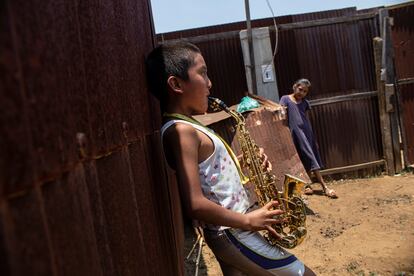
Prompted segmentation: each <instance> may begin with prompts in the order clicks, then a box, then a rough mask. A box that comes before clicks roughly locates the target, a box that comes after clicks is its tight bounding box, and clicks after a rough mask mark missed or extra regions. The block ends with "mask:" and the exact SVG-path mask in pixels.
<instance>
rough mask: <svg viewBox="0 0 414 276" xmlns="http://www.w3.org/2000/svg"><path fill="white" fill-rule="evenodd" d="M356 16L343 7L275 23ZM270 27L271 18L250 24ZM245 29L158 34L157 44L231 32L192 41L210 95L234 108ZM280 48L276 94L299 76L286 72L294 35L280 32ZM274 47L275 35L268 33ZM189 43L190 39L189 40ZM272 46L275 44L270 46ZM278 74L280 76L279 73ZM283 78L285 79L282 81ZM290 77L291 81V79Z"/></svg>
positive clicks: (293, 56) (241, 86)
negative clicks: (208, 81)
mask: <svg viewBox="0 0 414 276" xmlns="http://www.w3.org/2000/svg"><path fill="white" fill-rule="evenodd" d="M352 13H355V8H345V9H339V10H332V11H322V12H315V13H309V14H301V15H294V16H292V15H287V16H281V17H276V22H277V24H285V23H292V22H300V21H304V20H311V19H322V18H330V17H337V16H342V15H348V14H352ZM265 26H273V20H272V18H265V19H258V20H253V21H252V27H255V28H256V27H265ZM245 28H246V23H245V22H236V23H231V24H223V25H218V26H211V27H204V28H197V29H190V30H183V31H177V32H170V33H164V34H158V35H157V40H158V42H159V43H160V42H162V41H167V40H173V39H179V38H193V37H197V36H203V35H208V34H213V35H214V34H218V33H223V32H231V34H230V35H227V36H225V37H220V38H217V39H214V40H203V41H195V42H194V43H195V44H196V45H197V46H199V47H200V49H201V51H202V52H203V55H204V58H205V60H206V63H207V66H208V74H209V77H210V79H211V81H212V83H213V88H212V90H211V93H212V95H214V96H216V97H218V98H221V99H222V100H224V101H225V102H226V103H228V104H230V105H233V104H236V103H238V102H240V99H241V98H242V97H243V96H244V94H245V92H246V91H247V84H246V77H245V69H244V63H243V52H242V49H241V44H240V37H239V33H238V32H239V31H240V30H242V29H245ZM279 36H280V38H279V49H278V54H277V55H276V58H275V61H276V63H275V64H276V67H277V70H276V74H277V80H278V86H279V91H286V87H287V86H286V83H289V85H290V84H291V82H292V80H293V79H295V78H297V77H296V76H297V75H298V74H296V73H295V74H293V75H294V76H293V77H288V76H291V75H292V74H291V73H292V72H291V71H289V70H288V71H287V67H290V68H291V69H290V68H289V69H290V70H297V66H295V65H296V64H297V62H295V61H297V58H298V56H297V51H296V49H295V48H296V46H294V45H295V44H296V40H295V39H297V38H295V35H293V41H292V36H291V34H290V31H287V32H281V33H280V34H279ZM271 38H272V39H273V44H274V38H275V35H274V33H271ZM190 41H191V39H190ZM272 47H274V45H273V46H272ZM279 71H280V72H281V73H279ZM286 78H288V80H286V81H284V80H285V79H286ZM292 78H293V79H292Z"/></svg>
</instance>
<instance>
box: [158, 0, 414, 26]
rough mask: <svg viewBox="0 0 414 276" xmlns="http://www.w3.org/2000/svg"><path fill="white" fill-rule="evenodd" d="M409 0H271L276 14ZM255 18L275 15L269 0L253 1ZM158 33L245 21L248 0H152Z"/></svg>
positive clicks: (251, 4) (251, 5)
mask: <svg viewBox="0 0 414 276" xmlns="http://www.w3.org/2000/svg"><path fill="white" fill-rule="evenodd" d="M403 2H409V0H359V1H357V0H269V3H270V5H271V7H272V9H273V12H274V14H275V16H280V15H289V14H298V13H306V12H316V11H322V10H332V9H340V8H345V7H357V9H365V8H370V7H377V6H389V5H394V4H399V3H403ZM249 3H250V16H251V18H252V19H258V18H266V17H271V16H272V13H271V11H270V10H269V8H268V6H267V3H266V0H250V1H249ZM151 6H152V12H153V17H154V23H155V32H156V33H165V32H171V31H177V30H185V29H191V28H198V27H204V26H212V25H218V24H225V23H231V22H236V21H243V20H245V19H246V14H245V9H244V0H151Z"/></svg>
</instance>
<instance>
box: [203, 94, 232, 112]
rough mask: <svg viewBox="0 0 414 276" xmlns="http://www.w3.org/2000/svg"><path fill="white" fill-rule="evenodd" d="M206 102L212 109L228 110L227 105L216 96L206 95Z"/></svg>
mask: <svg viewBox="0 0 414 276" xmlns="http://www.w3.org/2000/svg"><path fill="white" fill-rule="evenodd" d="M208 103H209V105H210V107H211V109H213V111H221V110H224V111H228V110H229V108H228V107H227V105H226V104H225V103H224V102H223V101H222V100H220V99H218V98H214V97H208Z"/></svg>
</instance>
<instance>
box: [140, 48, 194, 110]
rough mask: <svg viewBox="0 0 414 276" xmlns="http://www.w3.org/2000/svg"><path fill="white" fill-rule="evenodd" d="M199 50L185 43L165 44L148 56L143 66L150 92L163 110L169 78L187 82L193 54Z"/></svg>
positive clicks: (192, 62)
mask: <svg viewBox="0 0 414 276" xmlns="http://www.w3.org/2000/svg"><path fill="white" fill-rule="evenodd" d="M197 53H201V51H200V49H199V48H198V47H197V46H195V45H194V44H192V43H189V42H186V41H175V42H166V43H164V44H161V45H159V46H158V47H156V48H155V49H153V50H152V51H151V53H150V54H149V55H148V57H147V59H146V61H145V64H146V70H147V72H146V73H147V82H148V86H149V90H150V92H151V93H152V94H153V95H154V96H155V97H156V98H157V99H158V100H159V101H160V104H161V110H164V108H165V106H166V104H167V100H168V97H167V96H168V83H167V80H168V78H169V77H170V76H176V77H179V78H181V79H183V80H188V69H189V68H190V67H191V66H192V65H194V59H195V54H197Z"/></svg>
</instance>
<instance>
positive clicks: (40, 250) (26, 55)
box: [0, 0, 182, 276]
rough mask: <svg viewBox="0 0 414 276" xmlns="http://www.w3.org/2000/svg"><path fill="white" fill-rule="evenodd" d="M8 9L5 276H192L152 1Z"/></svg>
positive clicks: (0, 127) (2, 40)
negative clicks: (180, 245)
mask: <svg viewBox="0 0 414 276" xmlns="http://www.w3.org/2000/svg"><path fill="white" fill-rule="evenodd" d="M0 5H1V7H0V15H1V16H0V18H1V19H0V20H1V24H0V53H1V54H0V72H1V74H0V78H1V93H0V110H1V115H0V120H1V122H0V144H1V147H0V156H1V157H0V256H1V258H0V274H1V275H25V276H26V275H180V274H182V267H181V265H182V263H181V262H180V261H179V260H182V256H180V254H181V253H180V252H179V250H178V249H177V246H176V245H177V244H176V242H177V241H176V235H175V234H176V232H177V231H180V230H177V229H175V228H174V227H175V226H176V227H178V226H177V223H176V221H175V220H176V219H175V218H174V217H175V216H177V215H176V214H174V213H173V210H172V208H174V206H175V207H176V206H179V204H177V203H174V200H175V199H174V197H172V196H170V195H174V191H173V190H172V191H169V189H170V187H167V182H166V175H165V173H164V166H163V162H160V160H162V155H161V149H160V139H159V131H158V129H159V123H160V116H159V110H158V107H157V104H156V103H155V101H154V100H153V99H152V98H151V97H150V95H149V94H148V92H147V89H146V82H145V76H144V56H145V55H146V54H147V53H148V52H149V51H150V50H151V49H152V48H153V32H152V29H153V28H152V26H151V18H150V11H149V1H147V0H140V1H130V0H123V1H115V2H114V1H99V2H96V1H63V0H53V1H9V0H7V1H2V2H1V4H0ZM174 211H175V210H174ZM160 264H162V265H160Z"/></svg>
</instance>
